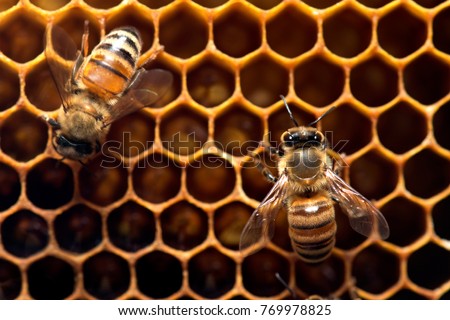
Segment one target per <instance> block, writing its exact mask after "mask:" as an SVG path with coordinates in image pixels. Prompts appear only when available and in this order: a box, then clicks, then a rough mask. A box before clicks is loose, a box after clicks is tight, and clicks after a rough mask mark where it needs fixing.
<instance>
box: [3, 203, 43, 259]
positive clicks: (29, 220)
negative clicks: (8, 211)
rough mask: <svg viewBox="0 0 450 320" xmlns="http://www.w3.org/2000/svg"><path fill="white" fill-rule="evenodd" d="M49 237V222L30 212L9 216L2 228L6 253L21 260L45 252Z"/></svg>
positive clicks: (22, 211)
mask: <svg viewBox="0 0 450 320" xmlns="http://www.w3.org/2000/svg"><path fill="white" fill-rule="evenodd" d="M48 237H49V235H48V225H47V222H46V221H45V220H44V219H43V218H42V217H41V216H38V215H36V214H34V213H33V212H31V211H28V210H21V211H18V212H16V213H14V214H12V215H10V216H8V217H7V218H6V219H5V220H4V221H3V223H2V226H1V239H2V242H3V245H4V247H5V249H6V251H8V252H10V253H11V254H13V255H15V256H18V257H21V258H25V257H29V256H31V255H33V254H35V253H37V252H39V251H41V250H43V249H44V248H45V247H46V246H47V244H48Z"/></svg>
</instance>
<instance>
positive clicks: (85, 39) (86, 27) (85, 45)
mask: <svg viewBox="0 0 450 320" xmlns="http://www.w3.org/2000/svg"><path fill="white" fill-rule="evenodd" d="M88 40H89V21H88V20H85V21H84V32H83V36H82V38H81V53H82V54H83V56H84V57H87V55H88V51H89V42H88Z"/></svg>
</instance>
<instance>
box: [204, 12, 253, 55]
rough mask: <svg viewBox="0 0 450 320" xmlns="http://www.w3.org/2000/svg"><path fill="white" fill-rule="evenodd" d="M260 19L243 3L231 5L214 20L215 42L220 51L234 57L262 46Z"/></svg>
mask: <svg viewBox="0 0 450 320" xmlns="http://www.w3.org/2000/svg"><path fill="white" fill-rule="evenodd" d="M261 32H262V31H261V26H260V23H259V21H258V19H257V18H256V17H255V16H254V15H250V14H249V12H248V9H247V8H245V7H244V6H243V5H242V4H235V5H232V6H229V7H228V8H227V9H226V11H223V12H221V13H220V15H219V16H217V17H216V18H215V19H214V22H213V36H214V43H215V45H216V47H217V49H219V50H220V51H222V52H223V53H225V54H227V55H229V56H232V57H234V58H239V57H243V56H245V55H246V54H249V53H250V52H252V51H255V50H256V49H258V48H259V47H260V46H261V41H262V33H261Z"/></svg>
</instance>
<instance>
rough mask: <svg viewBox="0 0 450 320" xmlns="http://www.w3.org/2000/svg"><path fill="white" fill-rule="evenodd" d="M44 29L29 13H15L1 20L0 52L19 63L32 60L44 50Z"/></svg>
mask: <svg viewBox="0 0 450 320" xmlns="http://www.w3.org/2000/svg"><path fill="white" fill-rule="evenodd" d="M44 29H45V26H44V25H43V24H42V23H40V21H38V20H37V19H36V18H35V17H34V16H33V15H32V14H31V13H30V12H27V11H24V10H19V11H16V12H15V13H14V14H12V15H9V16H7V18H3V20H2V25H1V26H0V39H2V41H1V42H0V51H1V52H2V53H3V54H4V55H6V56H7V57H9V58H11V59H12V60H14V61H16V62H19V63H24V62H27V61H30V60H33V59H34V58H35V57H36V56H37V55H38V54H39V53H41V52H42V51H43V50H44V47H43V42H42V39H43V38H44Z"/></svg>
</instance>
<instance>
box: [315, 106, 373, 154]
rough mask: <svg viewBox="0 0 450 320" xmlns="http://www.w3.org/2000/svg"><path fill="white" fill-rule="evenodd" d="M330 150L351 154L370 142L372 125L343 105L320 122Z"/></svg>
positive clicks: (358, 113) (349, 107)
mask: <svg viewBox="0 0 450 320" xmlns="http://www.w3.org/2000/svg"><path fill="white" fill-rule="evenodd" d="M320 125H321V127H322V132H324V133H325V136H326V137H327V139H328V141H329V143H330V146H331V148H332V149H333V150H334V151H336V152H339V153H345V154H347V155H349V154H352V153H354V152H356V151H358V150H360V149H361V148H362V147H364V146H365V145H367V144H368V143H369V142H370V141H371V140H372V129H371V127H372V123H371V121H370V119H368V118H366V117H365V116H364V115H362V114H361V113H360V112H358V111H357V110H356V109H355V108H353V107H352V106H351V105H347V104H344V105H342V106H339V107H338V108H337V109H335V110H334V111H333V112H331V113H330V114H328V115H327V116H326V117H325V118H323V119H322V120H321V121H320Z"/></svg>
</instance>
